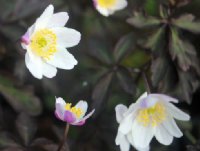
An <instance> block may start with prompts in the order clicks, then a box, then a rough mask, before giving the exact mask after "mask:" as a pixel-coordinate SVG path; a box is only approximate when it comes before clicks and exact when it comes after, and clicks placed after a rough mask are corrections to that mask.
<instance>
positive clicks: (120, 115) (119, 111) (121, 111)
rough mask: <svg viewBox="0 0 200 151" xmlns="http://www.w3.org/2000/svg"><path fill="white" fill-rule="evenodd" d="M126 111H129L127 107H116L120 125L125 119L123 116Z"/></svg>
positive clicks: (120, 105)
mask: <svg viewBox="0 0 200 151" xmlns="http://www.w3.org/2000/svg"><path fill="white" fill-rule="evenodd" d="M126 111H127V107H126V106H125V105H123V104H119V105H117V106H116V107H115V112H116V119H117V122H118V123H120V121H121V120H122V119H123V114H124V113H125V112H126Z"/></svg>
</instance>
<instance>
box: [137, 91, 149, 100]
mask: <svg viewBox="0 0 200 151" xmlns="http://www.w3.org/2000/svg"><path fill="white" fill-rule="evenodd" d="M147 96H148V94H147V92H144V93H143V94H142V95H141V96H140V97H139V98H138V99H137V101H136V102H140V101H142V100H143V99H145V98H146V97H147Z"/></svg>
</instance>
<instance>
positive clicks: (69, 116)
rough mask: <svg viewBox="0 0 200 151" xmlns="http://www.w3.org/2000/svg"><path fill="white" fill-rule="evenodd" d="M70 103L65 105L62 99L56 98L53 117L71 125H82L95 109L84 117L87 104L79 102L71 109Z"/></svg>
mask: <svg viewBox="0 0 200 151" xmlns="http://www.w3.org/2000/svg"><path fill="white" fill-rule="evenodd" d="M71 105H72V104H71V103H65V101H64V100H63V99H62V98H56V109H55V115H56V117H57V118H58V119H60V120H62V121H64V122H67V123H69V124H71V125H79V126H81V125H83V124H85V121H86V120H87V119H88V118H89V117H90V116H92V114H93V113H94V111H95V109H93V110H92V111H91V112H90V113H88V114H87V115H86V116H85V113H86V112H87V108H88V104H87V102H86V101H82V100H81V101H79V102H78V103H77V104H76V105H75V106H73V107H71Z"/></svg>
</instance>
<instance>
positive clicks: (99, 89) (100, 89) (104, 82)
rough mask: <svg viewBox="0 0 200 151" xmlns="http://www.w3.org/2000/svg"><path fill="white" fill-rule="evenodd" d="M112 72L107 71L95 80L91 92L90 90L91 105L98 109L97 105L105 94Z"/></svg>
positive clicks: (98, 105) (101, 101)
mask: <svg viewBox="0 0 200 151" xmlns="http://www.w3.org/2000/svg"><path fill="white" fill-rule="evenodd" d="M112 77H113V73H112V72H111V73H107V74H105V75H104V76H102V77H101V78H100V80H99V81H98V82H97V84H96V86H95V88H94V90H93V92H92V99H93V104H92V106H93V107H94V108H95V109H96V110H97V111H98V109H99V107H100V106H101V104H102V103H103V101H104V99H105V96H106V94H107V92H108V88H109V86H110V83H111V81H112Z"/></svg>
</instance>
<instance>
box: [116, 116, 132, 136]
mask: <svg viewBox="0 0 200 151" xmlns="http://www.w3.org/2000/svg"><path fill="white" fill-rule="evenodd" d="M133 120H134V118H133V115H132V114H130V115H128V116H127V117H125V118H124V119H123V120H122V121H121V122H120V125H119V131H121V132H122V133H123V134H127V133H128V132H129V131H130V130H131V126H132V123H133Z"/></svg>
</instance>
